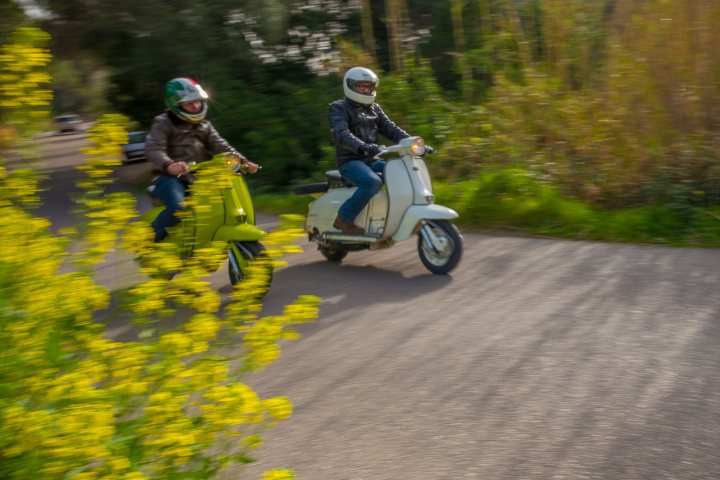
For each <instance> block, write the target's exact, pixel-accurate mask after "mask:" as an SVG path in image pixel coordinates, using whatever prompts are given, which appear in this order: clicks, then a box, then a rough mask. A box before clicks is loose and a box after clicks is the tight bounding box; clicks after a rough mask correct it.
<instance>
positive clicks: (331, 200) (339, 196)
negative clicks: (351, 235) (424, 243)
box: [305, 187, 388, 236]
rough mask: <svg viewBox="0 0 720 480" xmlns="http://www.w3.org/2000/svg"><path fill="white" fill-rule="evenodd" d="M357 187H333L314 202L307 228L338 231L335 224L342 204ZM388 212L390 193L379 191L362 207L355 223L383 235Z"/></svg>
mask: <svg viewBox="0 0 720 480" xmlns="http://www.w3.org/2000/svg"><path fill="white" fill-rule="evenodd" d="M355 190H356V188H354V187H353V188H332V189H330V190H328V192H327V193H326V194H324V195H323V196H321V197H320V198H318V199H317V200H315V201H314V202H312V203H311V204H310V206H309V209H308V216H307V220H306V222H305V229H306V230H307V231H308V232H312V231H313V230H314V229H316V228H317V231H318V232H331V231H337V228H335V227H334V226H333V223H334V222H335V217H337V212H338V210H339V209H340V206H341V205H342V204H343V203H345V201H346V200H347V199H348V198H350V197H351V196H352V194H353V193H355ZM387 213H388V195H387V193H385V192H384V191H382V190H381V191H379V192H378V193H376V194H375V196H374V197H373V198H372V199H370V202H368V204H367V205H366V206H365V208H363V209H362V211H361V212H360V213H359V214H358V216H357V218H356V219H355V224H356V225H358V226H360V227H363V228H364V229H365V231H366V232H367V233H368V234H370V235H378V236H383V233H384V232H386V231H387V229H385V219H386V218H387Z"/></svg>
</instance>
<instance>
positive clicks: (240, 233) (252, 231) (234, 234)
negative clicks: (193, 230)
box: [213, 223, 267, 242]
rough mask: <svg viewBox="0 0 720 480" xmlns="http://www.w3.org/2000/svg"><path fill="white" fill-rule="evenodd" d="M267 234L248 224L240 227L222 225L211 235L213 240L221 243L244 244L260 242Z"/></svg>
mask: <svg viewBox="0 0 720 480" xmlns="http://www.w3.org/2000/svg"><path fill="white" fill-rule="evenodd" d="M265 235H267V232H265V230H263V229H262V228H259V227H256V226H255V225H250V224H249V223H243V224H241V225H223V226H222V227H220V228H218V229H217V231H216V232H215V235H213V240H218V241H223V242H231V241H238V242H245V241H257V240H262V239H263V238H264V237H265Z"/></svg>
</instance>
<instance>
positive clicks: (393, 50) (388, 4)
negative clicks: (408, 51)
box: [385, 0, 405, 72]
mask: <svg viewBox="0 0 720 480" xmlns="http://www.w3.org/2000/svg"><path fill="white" fill-rule="evenodd" d="M404 3H405V1H404V0H385V14H386V18H387V24H386V26H387V31H388V47H389V48H388V49H389V51H390V69H391V70H392V71H394V72H402V70H403V62H402V34H403V30H404V29H403V22H402V19H403V16H402V10H403V6H404Z"/></svg>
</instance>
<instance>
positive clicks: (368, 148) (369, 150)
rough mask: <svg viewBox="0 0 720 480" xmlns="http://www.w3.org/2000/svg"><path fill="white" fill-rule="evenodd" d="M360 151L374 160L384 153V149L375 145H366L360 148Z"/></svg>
mask: <svg viewBox="0 0 720 480" xmlns="http://www.w3.org/2000/svg"><path fill="white" fill-rule="evenodd" d="M358 151H359V152H360V153H361V154H362V155H365V156H366V157H370V158H373V157H375V156H377V154H378V153H380V152H382V147H381V146H380V145H376V144H374V143H366V144H365V145H362V146H361V147H360V148H358Z"/></svg>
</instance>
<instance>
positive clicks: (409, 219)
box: [392, 203, 460, 242]
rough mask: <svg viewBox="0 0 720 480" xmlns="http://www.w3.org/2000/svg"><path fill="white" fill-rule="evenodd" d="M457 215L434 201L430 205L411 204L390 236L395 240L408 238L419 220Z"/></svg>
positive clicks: (449, 217)
mask: <svg viewBox="0 0 720 480" xmlns="http://www.w3.org/2000/svg"><path fill="white" fill-rule="evenodd" d="M459 216H460V215H458V213H457V212H456V211H455V210H453V209H452V208H448V207H443V206H442V205H435V204H434V203H431V204H430V205H411V206H410V207H409V208H408V209H407V210H406V211H405V215H403V219H402V222H400V226H399V227H398V229H397V232H395V235H393V237H392V238H393V240H395V241H396V242H400V241H402V240H406V239H408V238H410V236H411V235H412V234H413V233H414V232H415V227H417V224H418V222H420V220H425V219H427V220H451V219H453V218H458V217H459Z"/></svg>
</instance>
